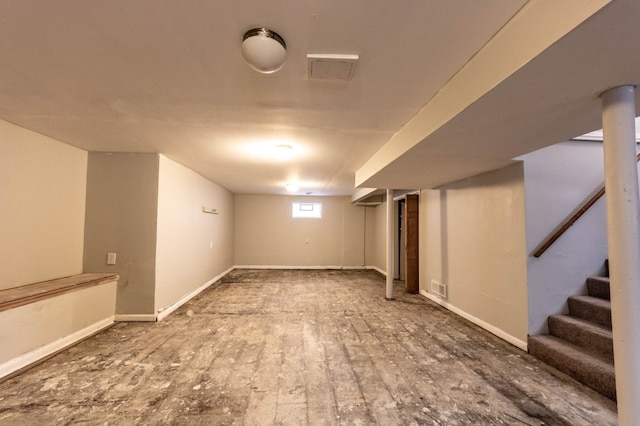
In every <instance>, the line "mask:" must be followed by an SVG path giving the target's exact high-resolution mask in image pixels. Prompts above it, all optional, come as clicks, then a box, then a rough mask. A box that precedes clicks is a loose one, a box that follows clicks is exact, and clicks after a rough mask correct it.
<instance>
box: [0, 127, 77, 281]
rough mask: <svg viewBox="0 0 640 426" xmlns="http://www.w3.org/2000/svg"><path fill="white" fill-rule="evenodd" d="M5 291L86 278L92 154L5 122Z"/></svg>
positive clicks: (0, 186)
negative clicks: (86, 219) (88, 177)
mask: <svg viewBox="0 0 640 426" xmlns="http://www.w3.org/2000/svg"><path fill="white" fill-rule="evenodd" d="M0 152H2V155H0V206H1V207H0V224H1V225H0V241H2V244H0V271H2V273H0V289H3V288H11V287H15V286H19V285H22V284H28V283H32V282H37V281H45V280H49V279H53V278H60V277H64V276H69V275H74V274H78V273H80V272H82V248H83V231H84V214H85V191H86V173H87V153H86V152H85V151H83V150H80V149H77V148H74V147H72V146H69V145H66V144H63V143H61V142H58V141H56V140H54V139H51V138H48V137H46V136H43V135H40V134H38V133H34V132H32V131H30V130H26V129H23V128H21V127H18V126H15V125H13V124H10V123H7V122H6V121H1V120H0Z"/></svg>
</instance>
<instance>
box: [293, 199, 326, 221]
mask: <svg viewBox="0 0 640 426" xmlns="http://www.w3.org/2000/svg"><path fill="white" fill-rule="evenodd" d="M291 217H292V218H294V219H322V203H295V202H294V203H292V205H291Z"/></svg>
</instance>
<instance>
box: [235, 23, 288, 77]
mask: <svg viewBox="0 0 640 426" xmlns="http://www.w3.org/2000/svg"><path fill="white" fill-rule="evenodd" d="M242 56H243V57H244V59H245V60H246V61H247V63H248V64H249V66H250V67H251V68H253V69H254V70H256V71H258V72H260V73H263V74H271V73H274V72H276V71H278V70H279V69H280V68H282V66H283V65H284V61H285V59H286V58H287V44H286V43H285V42H284V39H283V38H282V37H280V35H279V34H278V33H276V32H275V31H271V30H268V29H266V28H253V29H251V30H249V31H247V32H246V33H244V37H242Z"/></svg>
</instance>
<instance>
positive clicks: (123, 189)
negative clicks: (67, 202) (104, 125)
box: [84, 152, 159, 315]
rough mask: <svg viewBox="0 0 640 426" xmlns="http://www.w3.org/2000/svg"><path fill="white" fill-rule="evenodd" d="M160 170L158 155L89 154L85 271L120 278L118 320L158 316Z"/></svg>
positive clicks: (117, 304) (117, 307)
mask: <svg viewBox="0 0 640 426" xmlns="http://www.w3.org/2000/svg"><path fill="white" fill-rule="evenodd" d="M158 165H159V156H158V154H128V153H114V154H110V153H101V152H91V153H89V166H88V173H87V220H86V226H85V250H84V271H85V272H113V273H117V274H119V275H120V280H119V281H118V297H117V303H116V314H117V315H134V314H135V315H140V314H146V315H153V314H154V297H155V267H156V264H155V262H156V258H155V254H156V219H157V205H158V167H159V166H158ZM111 252H112V253H116V254H117V257H116V259H117V261H116V264H115V265H107V264H106V258H107V253H111Z"/></svg>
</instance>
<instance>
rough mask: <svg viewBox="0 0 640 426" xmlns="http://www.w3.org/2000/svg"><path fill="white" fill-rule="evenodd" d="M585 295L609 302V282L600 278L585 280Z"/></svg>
mask: <svg viewBox="0 0 640 426" xmlns="http://www.w3.org/2000/svg"><path fill="white" fill-rule="evenodd" d="M587 293H588V294H589V296H593V297H598V298H600V299H605V300H611V293H610V291H609V280H608V279H607V278H601V277H589V278H587Z"/></svg>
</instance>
